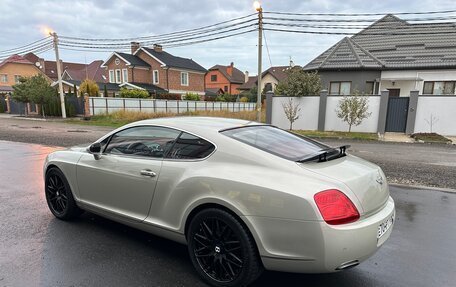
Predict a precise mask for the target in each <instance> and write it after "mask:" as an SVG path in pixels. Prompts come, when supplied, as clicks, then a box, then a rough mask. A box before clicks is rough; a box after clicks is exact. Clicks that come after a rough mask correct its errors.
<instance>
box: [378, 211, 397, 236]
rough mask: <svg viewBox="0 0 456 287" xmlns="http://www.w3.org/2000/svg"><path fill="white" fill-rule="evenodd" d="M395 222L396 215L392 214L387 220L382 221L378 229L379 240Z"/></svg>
mask: <svg viewBox="0 0 456 287" xmlns="http://www.w3.org/2000/svg"><path fill="white" fill-rule="evenodd" d="M393 223H394V215H392V216H391V217H390V218H388V219H387V220H386V221H384V222H382V223H380V225H379V226H378V230H377V240H378V239H380V238H381V237H382V236H383V235H384V234H385V233H386V232H387V231H388V230H389V229H390V228H391V226H393Z"/></svg>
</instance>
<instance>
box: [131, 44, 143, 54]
mask: <svg viewBox="0 0 456 287" xmlns="http://www.w3.org/2000/svg"><path fill="white" fill-rule="evenodd" d="M130 47H131V54H132V55H133V54H134V53H135V52H136V51H137V50H138V49H139V48H140V47H141V44H139V42H130Z"/></svg>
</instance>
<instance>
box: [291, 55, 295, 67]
mask: <svg viewBox="0 0 456 287" xmlns="http://www.w3.org/2000/svg"><path fill="white" fill-rule="evenodd" d="M294 65H295V64H294V62H293V60H292V59H291V56H290V67H291V68H293V67H294Z"/></svg>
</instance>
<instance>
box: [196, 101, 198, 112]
mask: <svg viewBox="0 0 456 287" xmlns="http://www.w3.org/2000/svg"><path fill="white" fill-rule="evenodd" d="M197 111H198V106H197V105H196V101H195V112H197Z"/></svg>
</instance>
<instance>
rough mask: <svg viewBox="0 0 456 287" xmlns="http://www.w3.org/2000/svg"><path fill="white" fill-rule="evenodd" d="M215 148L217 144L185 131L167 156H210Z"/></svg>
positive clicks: (198, 157) (178, 157)
mask: <svg viewBox="0 0 456 287" xmlns="http://www.w3.org/2000/svg"><path fill="white" fill-rule="evenodd" d="M214 150H215V146H214V145H213V144H211V143H210V142H208V141H206V140H204V139H202V138H199V137H197V136H194V135H191V134H188V133H185V132H183V133H182V134H181V136H180V137H179V138H178V139H177V140H176V143H175V144H174V145H173V147H172V148H171V150H170V152H169V153H167V155H166V158H172V159H202V158H205V157H207V156H209V155H210V154H211V153H212V152H213V151H214Z"/></svg>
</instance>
